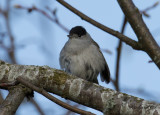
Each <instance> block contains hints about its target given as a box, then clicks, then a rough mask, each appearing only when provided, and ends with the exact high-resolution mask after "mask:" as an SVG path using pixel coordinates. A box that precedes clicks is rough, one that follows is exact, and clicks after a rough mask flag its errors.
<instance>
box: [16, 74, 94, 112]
mask: <svg viewBox="0 0 160 115" xmlns="http://www.w3.org/2000/svg"><path fill="white" fill-rule="evenodd" d="M17 80H18V81H19V82H20V83H22V84H23V85H25V86H27V87H29V88H31V89H33V90H34V91H36V92H38V93H40V94H42V95H43V96H45V97H46V98H48V99H49V100H51V101H53V102H55V103H56V104H58V105H60V106H62V107H64V108H66V109H69V110H70V111H73V112H76V113H79V114H82V115H95V114H93V113H91V112H87V111H84V110H81V109H78V108H75V107H73V106H71V105H68V104H66V103H64V102H62V101H60V100H58V99H57V98H55V97H54V96H52V95H50V94H49V93H48V92H46V91H45V90H44V89H40V88H38V87H37V86H35V85H33V84H31V83H30V82H28V81H26V80H24V79H22V78H21V77H18V78H17Z"/></svg>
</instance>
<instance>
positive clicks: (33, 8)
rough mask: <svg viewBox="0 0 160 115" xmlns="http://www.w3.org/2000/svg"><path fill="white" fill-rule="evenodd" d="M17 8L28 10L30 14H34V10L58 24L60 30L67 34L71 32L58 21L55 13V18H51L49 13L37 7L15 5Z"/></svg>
mask: <svg viewBox="0 0 160 115" xmlns="http://www.w3.org/2000/svg"><path fill="white" fill-rule="evenodd" d="M15 8H19V9H26V10H28V12H32V11H33V10H35V11H37V12H39V13H41V14H42V15H44V16H45V17H47V18H48V19H49V20H51V21H52V22H54V23H55V24H57V25H58V26H59V27H60V28H62V29H63V30H64V31H65V32H67V33H68V32H69V30H68V28H66V27H65V26H64V25H62V24H61V23H60V22H59V21H58V19H57V16H56V15H55V13H52V14H53V16H54V17H55V18H53V17H51V16H50V15H49V14H48V13H47V12H45V11H44V10H41V9H39V8H37V7H36V6H32V7H24V6H21V5H15Z"/></svg>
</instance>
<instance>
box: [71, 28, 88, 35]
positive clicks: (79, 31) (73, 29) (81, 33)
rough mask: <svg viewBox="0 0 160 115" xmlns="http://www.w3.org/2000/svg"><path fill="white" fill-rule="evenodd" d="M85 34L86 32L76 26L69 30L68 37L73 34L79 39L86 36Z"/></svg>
mask: <svg viewBox="0 0 160 115" xmlns="http://www.w3.org/2000/svg"><path fill="white" fill-rule="evenodd" d="M86 33H87V32H86V30H85V29H84V28H83V27H82V26H76V27H73V28H72V29H71V30H70V32H69V35H68V37H71V36H72V35H73V34H75V35H78V37H81V36H83V35H86Z"/></svg>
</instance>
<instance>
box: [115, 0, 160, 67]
mask: <svg viewBox="0 0 160 115" xmlns="http://www.w3.org/2000/svg"><path fill="white" fill-rule="evenodd" d="M118 3H119V5H120V7H121V9H122V10H123V12H124V14H125V16H126V18H127V20H128V22H129V23H130V25H131V26H132V28H133V30H134V32H135V33H136V35H137V37H138V40H139V43H141V44H142V46H143V48H144V50H145V51H146V53H147V54H148V55H149V56H150V57H151V58H152V60H153V61H154V62H155V64H156V65H157V66H158V68H159V69H160V47H159V46H158V44H157V43H156V41H155V40H154V38H153V36H152V35H151V33H150V31H149V29H148V28H147V26H146V24H145V23H144V21H143V19H142V14H141V13H140V12H139V10H138V8H137V7H136V6H135V5H134V4H133V2H132V0H118Z"/></svg>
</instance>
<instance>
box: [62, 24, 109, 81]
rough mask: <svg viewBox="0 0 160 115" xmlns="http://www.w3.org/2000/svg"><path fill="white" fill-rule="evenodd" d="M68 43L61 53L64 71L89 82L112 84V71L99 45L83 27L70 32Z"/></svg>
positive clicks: (74, 28)
mask: <svg viewBox="0 0 160 115" xmlns="http://www.w3.org/2000/svg"><path fill="white" fill-rule="evenodd" d="M67 36H68V37H69V39H68V41H67V42H66V43H65V45H64V47H63V48H62V50H61V52H60V57H59V63H60V67H61V69H62V70H64V71H65V72H67V73H68V74H71V75H74V76H77V77H79V78H82V79H84V80H87V81H89V82H93V83H96V84H98V79H97V77H98V75H99V74H100V78H101V81H102V82H106V83H109V82H110V70H109V67H108V64H107V62H106V60H105V58H104V56H103V54H102V52H101V51H100V47H99V45H98V44H97V43H96V42H95V41H94V40H93V39H92V37H91V36H90V34H89V33H88V32H87V31H86V29H85V28H84V27H82V26H75V27H73V28H72V29H71V30H70V31H69V35H67Z"/></svg>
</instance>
